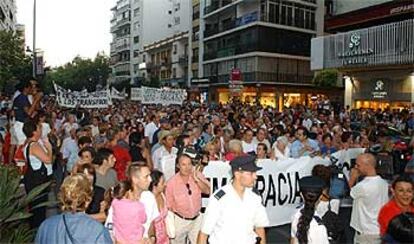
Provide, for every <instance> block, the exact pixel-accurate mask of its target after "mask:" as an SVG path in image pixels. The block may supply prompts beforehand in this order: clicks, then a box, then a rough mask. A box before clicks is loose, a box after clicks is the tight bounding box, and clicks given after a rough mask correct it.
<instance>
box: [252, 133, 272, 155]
mask: <svg viewBox="0 0 414 244" xmlns="http://www.w3.org/2000/svg"><path fill="white" fill-rule="evenodd" d="M266 137H267V131H266V129H264V128H259V129H258V130H257V132H256V137H254V138H253V143H255V144H256V145H258V144H259V143H264V144H265V145H266V146H267V149H268V151H267V152H266V153H269V150H270V148H271V145H270V142H269V140H268V139H267V138H266Z"/></svg>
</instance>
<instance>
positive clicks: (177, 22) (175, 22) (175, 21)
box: [174, 17, 180, 25]
mask: <svg viewBox="0 0 414 244" xmlns="http://www.w3.org/2000/svg"><path fill="white" fill-rule="evenodd" d="M174 24H175V25H179V24H180V17H174Z"/></svg>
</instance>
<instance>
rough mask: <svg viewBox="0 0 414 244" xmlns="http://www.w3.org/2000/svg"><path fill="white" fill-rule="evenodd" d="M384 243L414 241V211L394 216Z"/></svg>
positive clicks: (406, 243)
mask: <svg viewBox="0 0 414 244" xmlns="http://www.w3.org/2000/svg"><path fill="white" fill-rule="evenodd" d="M383 243H399V244H410V243H414V213H412V212H408V213H401V214H399V215H397V216H395V217H394V218H392V219H391V221H390V223H389V225H388V228H387V233H386V235H385V237H384V241H383Z"/></svg>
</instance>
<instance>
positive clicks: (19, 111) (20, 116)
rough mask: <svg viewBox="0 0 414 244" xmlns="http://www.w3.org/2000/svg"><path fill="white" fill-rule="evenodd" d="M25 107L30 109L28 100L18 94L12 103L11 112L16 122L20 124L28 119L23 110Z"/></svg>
mask: <svg viewBox="0 0 414 244" xmlns="http://www.w3.org/2000/svg"><path fill="white" fill-rule="evenodd" d="M25 107H30V102H29V98H28V97H27V96H26V95H24V94H20V95H18V96H17V97H16V98H15V99H14V101H13V110H14V113H15V115H16V120H17V121H20V122H22V123H24V122H26V120H27V119H29V115H28V114H27V113H26V111H25V110H24V108H25Z"/></svg>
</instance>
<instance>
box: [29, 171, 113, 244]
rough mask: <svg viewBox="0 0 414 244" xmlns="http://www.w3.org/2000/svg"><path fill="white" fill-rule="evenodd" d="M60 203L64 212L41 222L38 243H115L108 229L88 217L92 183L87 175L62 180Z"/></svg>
mask: <svg viewBox="0 0 414 244" xmlns="http://www.w3.org/2000/svg"><path fill="white" fill-rule="evenodd" d="M59 200H60V203H61V209H62V212H63V213H62V214H59V215H55V216H53V217H50V218H48V219H47V220H45V221H44V222H43V223H42V225H41V226H40V228H39V230H38V232H37V235H36V240H35V242H36V243H112V239H111V236H110V235H109V232H108V230H106V229H105V228H104V226H103V225H102V224H101V223H99V222H98V221H96V220H94V219H92V218H91V217H89V216H88V215H87V214H85V211H86V208H87V207H88V205H89V203H90V202H91V200H92V184H91V183H90V181H89V180H88V178H87V177H86V176H85V175H84V174H74V175H72V176H69V177H67V178H66V179H65V180H64V181H63V184H62V186H61V187H60V192H59Z"/></svg>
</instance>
